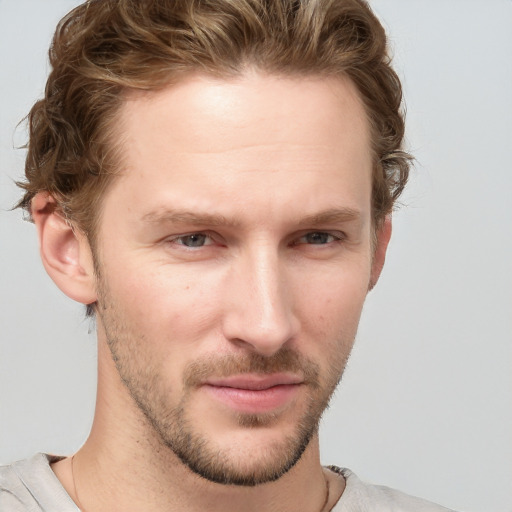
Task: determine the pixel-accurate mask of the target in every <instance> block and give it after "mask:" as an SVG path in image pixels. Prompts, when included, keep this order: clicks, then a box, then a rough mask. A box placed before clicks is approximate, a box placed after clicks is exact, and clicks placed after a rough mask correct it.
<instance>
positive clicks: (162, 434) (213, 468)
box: [97, 283, 348, 486]
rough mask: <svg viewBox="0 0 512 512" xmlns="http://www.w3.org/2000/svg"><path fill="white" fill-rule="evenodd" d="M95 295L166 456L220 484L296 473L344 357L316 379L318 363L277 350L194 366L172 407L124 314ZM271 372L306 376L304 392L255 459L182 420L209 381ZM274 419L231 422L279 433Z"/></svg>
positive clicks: (242, 417)
mask: <svg viewBox="0 0 512 512" xmlns="http://www.w3.org/2000/svg"><path fill="white" fill-rule="evenodd" d="M98 295H99V297H100V298H99V300H98V307H97V314H98V315H99V316H100V317H101V321H102V325H103V328H104V330H105V334H106V339H107V344H108V347H109V349H110V352H111V355H112V359H113V361H114V363H115V365H116V368H117V371H118V373H119V376H120V378H121V380H122V382H123V383H124V385H125V386H126V388H127V390H128V392H129V393H130V395H131V397H132V399H133V400H134V402H135V404H136V405H137V407H138V408H139V410H140V411H141V412H142V413H143V415H144V417H145V418H146V419H147V421H148V422H149V424H150V425H151V427H152V429H153V432H154V433H156V435H157V440H158V441H159V443H160V444H161V445H164V446H165V447H167V448H168V449H170V450H171V451H172V452H173V453H174V454H175V455H176V456H177V457H178V458H179V459H180V460H181V462H182V463H183V464H185V465H186V466H187V467H188V468H189V469H190V470H191V471H192V472H194V473H195V474H196V475H199V476H200V477H202V478H205V479H206V480H209V481H210V482H215V483H219V484H223V485H239V486H255V485H259V484H263V483H267V482H272V481H275V480H277V479H279V478H280V477H281V476H283V475H284V474H285V473H287V472H288V471H289V470H290V469H291V468H293V466H295V464H296V463H297V462H298V461H299V460H300V458H301V456H302V455H303V453H304V451H305V450H306V448H307V447H308V445H309V443H310V441H311V439H312V438H313V436H314V435H315V434H316V433H317V431H318V427H319V423H320V419H321V417H322V414H323V412H324V411H325V410H326V408H327V407H328V405H329V401H330V399H331V397H332V395H333V393H334V391H335V389H336V387H337V385H338V383H339V381H340V380H341V375H342V373H343V369H344V366H345V363H346V357H347V356H348V355H347V356H346V357H344V358H343V360H338V359H339V358H338V359H337V358H333V360H334V361H335V362H333V363H332V364H331V366H330V367H329V368H328V370H327V371H326V372H325V374H324V375H320V370H319V367H318V365H317V364H316V363H314V362H313V361H310V360H308V359H306V358H305V357H304V356H302V355H301V354H298V353H297V352H295V351H292V350H291V349H289V348H282V349H281V350H280V351H279V352H277V353H276V354H274V355H273V356H270V357H265V356H262V355H260V354H256V353H254V352H247V353H246V354H244V355H243V356H240V355H237V356H224V357H222V358H218V359H215V361H212V360H207V361H206V360H202V361H195V362H194V363H193V364H191V365H189V366H188V368H187V369H186V371H185V375H184V379H183V381H184V382H183V389H184V393H183V395H182V397H181V399H180V402H179V403H178V404H177V405H176V406H174V407H172V406H171V405H170V404H169V396H170V392H169V389H168V388H166V387H165V379H164V378H163V377H162V375H161V373H160V372H159V365H158V361H156V360H155V359H152V357H151V354H150V351H149V350H145V347H147V340H144V339H143V338H144V337H143V336H140V335H137V334H136V333H135V332H134V330H132V329H131V328H130V326H129V325H130V322H129V320H128V315H123V314H121V313H120V312H119V311H118V309H117V307H116V306H115V304H114V302H113V301H112V300H111V297H110V295H109V294H108V293H107V289H106V286H105V283H103V284H102V285H101V287H100V290H99V293H98ZM275 372H298V373H300V374H301V375H303V376H304V384H303V386H306V398H305V404H304V405H303V407H304V413H303V414H302V415H301V417H300V419H299V420H298V421H297V423H296V425H295V428H294V429H293V431H292V432H291V433H290V434H289V435H287V436H284V437H283V438H282V439H281V440H280V441H279V442H277V441H274V442H272V443H271V444H269V445H268V446H263V447H261V446H259V447H258V450H257V452H258V453H255V450H254V447H249V448H248V449H247V450H246V451H245V453H240V452H238V453H235V454H233V453H231V452H232V450H230V449H229V447H222V446H217V445H216V444H215V442H214V441H213V440H212V439H210V438H209V437H208V435H207V434H206V433H203V432H201V431H200V430H199V429H197V428H196V427H195V426H194V424H193V422H192V421H191V419H189V418H188V416H187V411H189V410H190V406H191V402H192V401H193V393H194V390H196V389H197V386H198V384H199V383H200V382H202V381H204V379H205V378H207V377H208V376H215V377H225V376H229V375H234V374H237V375H239V374H243V373H260V374H271V373H275ZM279 420H280V417H279V414H278V413H277V414H276V413H265V414H245V413H240V414H238V415H237V416H236V422H237V424H238V426H239V427H241V428H245V429H247V430H248V431H249V430H251V429H254V430H258V429H264V428H272V427H273V425H274V424H275V425H276V428H279V426H278V425H277V424H278V422H279ZM241 459H243V460H241ZM255 459H257V461H256V462H254V460H255Z"/></svg>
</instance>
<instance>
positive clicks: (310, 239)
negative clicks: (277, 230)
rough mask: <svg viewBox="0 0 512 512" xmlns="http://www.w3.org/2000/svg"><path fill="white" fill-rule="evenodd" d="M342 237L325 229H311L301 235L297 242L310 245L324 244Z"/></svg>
mask: <svg viewBox="0 0 512 512" xmlns="http://www.w3.org/2000/svg"><path fill="white" fill-rule="evenodd" d="M342 238H343V237H342V236H341V235H333V234H332V233H327V232H325V231H312V232H311V233H306V234H305V235H303V236H301V237H300V238H299V239H298V240H297V243H298V244H310V245H325V244H329V243H332V242H337V241H339V240H341V239H342Z"/></svg>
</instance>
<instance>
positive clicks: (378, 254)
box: [368, 215, 392, 290]
mask: <svg viewBox="0 0 512 512" xmlns="http://www.w3.org/2000/svg"><path fill="white" fill-rule="evenodd" d="M391 231H392V230H391V215H387V216H386V218H385V219H384V222H383V223H382V225H381V226H380V227H379V228H378V230H377V233H376V244H375V252H374V254H373V261H372V271H371V276H370V283H369V286H368V290H371V289H372V288H373V287H374V286H375V285H376V284H377V281H378V280H379V277H380V274H381V272H382V268H383V267H384V262H385V260H386V251H387V248H388V244H389V240H390V238H391Z"/></svg>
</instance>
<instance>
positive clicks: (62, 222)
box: [32, 192, 96, 304]
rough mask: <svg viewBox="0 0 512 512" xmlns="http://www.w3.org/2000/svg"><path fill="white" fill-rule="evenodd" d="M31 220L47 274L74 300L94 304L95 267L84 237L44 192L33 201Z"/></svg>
mask: <svg viewBox="0 0 512 512" xmlns="http://www.w3.org/2000/svg"><path fill="white" fill-rule="evenodd" d="M32 218H33V219H34V223H35V225H36V228H37V232H38V235H39V248H40V253H41V259H42V262H43V265H44V268H45V269H46V272H48V275H49V276H50V277H51V278H52V280H53V281H54V282H55V284H56V285H57V286H58V287H59V288H60V290H61V291H62V292H64V293H65V294H66V295H67V296H68V297H70V298H72V299H73V300H76V301H77V302H81V303H82V304H92V303H94V302H96V286H95V275H94V265H93V259H92V253H91V249H90V246H89V243H88V241H87V238H86V237H85V235H83V234H82V233H80V232H77V231H76V230H74V229H73V227H72V225H71V224H70V223H69V222H68V221H67V220H66V219H65V218H64V217H63V216H62V215H61V214H60V213H59V211H58V209H57V204H56V201H55V199H54V198H53V197H52V196H51V195H50V194H49V193H47V192H39V193H38V194H36V196H35V197H34V198H33V199H32Z"/></svg>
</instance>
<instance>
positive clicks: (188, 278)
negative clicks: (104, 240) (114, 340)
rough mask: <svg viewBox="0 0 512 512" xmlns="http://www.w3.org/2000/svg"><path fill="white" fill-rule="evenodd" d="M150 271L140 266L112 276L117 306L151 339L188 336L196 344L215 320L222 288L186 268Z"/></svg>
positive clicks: (110, 283) (167, 266)
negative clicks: (198, 338)
mask: <svg viewBox="0 0 512 512" xmlns="http://www.w3.org/2000/svg"><path fill="white" fill-rule="evenodd" d="M148 268H151V266H150V265H148V264H140V265H137V266H132V268H131V269H130V271H128V268H127V267H125V269H126V271H125V272H119V271H117V270H116V271H113V272H110V273H109V274H108V276H109V279H108V280H107V281H108V282H107V284H108V289H109V294H110V295H111V297H112V299H113V300H114V301H115V302H116V306H117V307H118V309H119V308H121V309H122V310H123V313H124V316H125V317H127V320H128V321H129V322H130V323H132V325H133V324H137V325H138V326H139V329H140V330H141V331H142V332H144V333H146V334H147V335H148V336H150V337H153V338H155V337H157V336H158V338H160V339H162V340H167V341H168V340H170V339H172V340H173V341H174V342H179V341H180V336H185V335H186V336H187V339H188V341H189V342H193V341H194V339H195V338H196V337H197V336H198V333H199V332H202V331H204V329H205V328H207V327H208V326H211V323H212V322H213V321H214V318H215V316H216V314H217V312H216V308H215V305H216V304H218V300H216V296H217V295H218V286H216V285H215V283H214V282H212V280H211V279H210V280H208V279H207V278H206V277H207V275H206V274H204V275H201V274H198V272H197V271H195V272H192V271H188V270H187V269H185V268H183V267H180V268H177V267H175V266H170V265H162V266H159V267H157V268H153V269H152V270H147V269H148ZM199 275H200V276H201V278H199V277H198V276H199Z"/></svg>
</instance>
